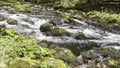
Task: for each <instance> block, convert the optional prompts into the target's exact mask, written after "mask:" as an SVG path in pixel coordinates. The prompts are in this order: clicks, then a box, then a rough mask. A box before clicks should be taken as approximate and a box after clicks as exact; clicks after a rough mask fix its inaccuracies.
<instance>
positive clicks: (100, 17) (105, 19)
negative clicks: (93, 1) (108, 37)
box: [87, 11, 120, 32]
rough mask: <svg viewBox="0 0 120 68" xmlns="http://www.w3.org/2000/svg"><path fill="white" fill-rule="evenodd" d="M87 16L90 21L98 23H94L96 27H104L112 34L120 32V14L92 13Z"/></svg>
mask: <svg viewBox="0 0 120 68" xmlns="http://www.w3.org/2000/svg"><path fill="white" fill-rule="evenodd" d="M87 15H88V17H89V19H91V20H93V21H97V23H94V25H97V26H100V27H103V28H105V29H107V30H109V31H112V32H118V31H119V26H120V14H116V13H114V14H113V13H108V12H99V11H92V12H88V13H87ZM116 24H117V25H116ZM116 26H117V27H116Z"/></svg>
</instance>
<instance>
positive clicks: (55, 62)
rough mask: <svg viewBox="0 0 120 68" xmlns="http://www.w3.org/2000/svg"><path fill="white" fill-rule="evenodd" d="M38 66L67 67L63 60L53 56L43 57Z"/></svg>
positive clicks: (45, 67)
mask: <svg viewBox="0 0 120 68" xmlns="http://www.w3.org/2000/svg"><path fill="white" fill-rule="evenodd" d="M40 68H67V67H66V65H65V63H64V61H62V60H60V59H54V58H44V59H42V60H41V61H40Z"/></svg>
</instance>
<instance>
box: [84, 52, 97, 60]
mask: <svg viewBox="0 0 120 68" xmlns="http://www.w3.org/2000/svg"><path fill="white" fill-rule="evenodd" d="M82 55H83V58H84V59H88V60H92V59H94V58H95V57H96V55H94V54H93V53H92V51H91V50H89V51H85V52H83V53H82Z"/></svg>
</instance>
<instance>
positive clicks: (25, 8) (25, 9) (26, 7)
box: [12, 2, 31, 12]
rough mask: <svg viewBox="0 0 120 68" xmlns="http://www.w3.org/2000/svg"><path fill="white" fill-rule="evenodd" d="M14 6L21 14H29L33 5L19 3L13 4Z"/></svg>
mask: <svg viewBox="0 0 120 68" xmlns="http://www.w3.org/2000/svg"><path fill="white" fill-rule="evenodd" d="M12 6H13V7H15V8H16V9H17V11H19V12H28V11H29V7H30V6H31V4H26V3H20V2H18V3H16V4H13V5H12Z"/></svg>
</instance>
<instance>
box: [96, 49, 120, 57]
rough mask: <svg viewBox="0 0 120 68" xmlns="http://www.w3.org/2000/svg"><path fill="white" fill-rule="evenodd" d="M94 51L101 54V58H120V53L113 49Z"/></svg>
mask: <svg viewBox="0 0 120 68" xmlns="http://www.w3.org/2000/svg"><path fill="white" fill-rule="evenodd" d="M96 51H98V52H99V53H101V55H102V56H103V57H111V58H114V59H118V58H120V52H119V51H118V50H116V49H114V48H102V49H97V50H96Z"/></svg>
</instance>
